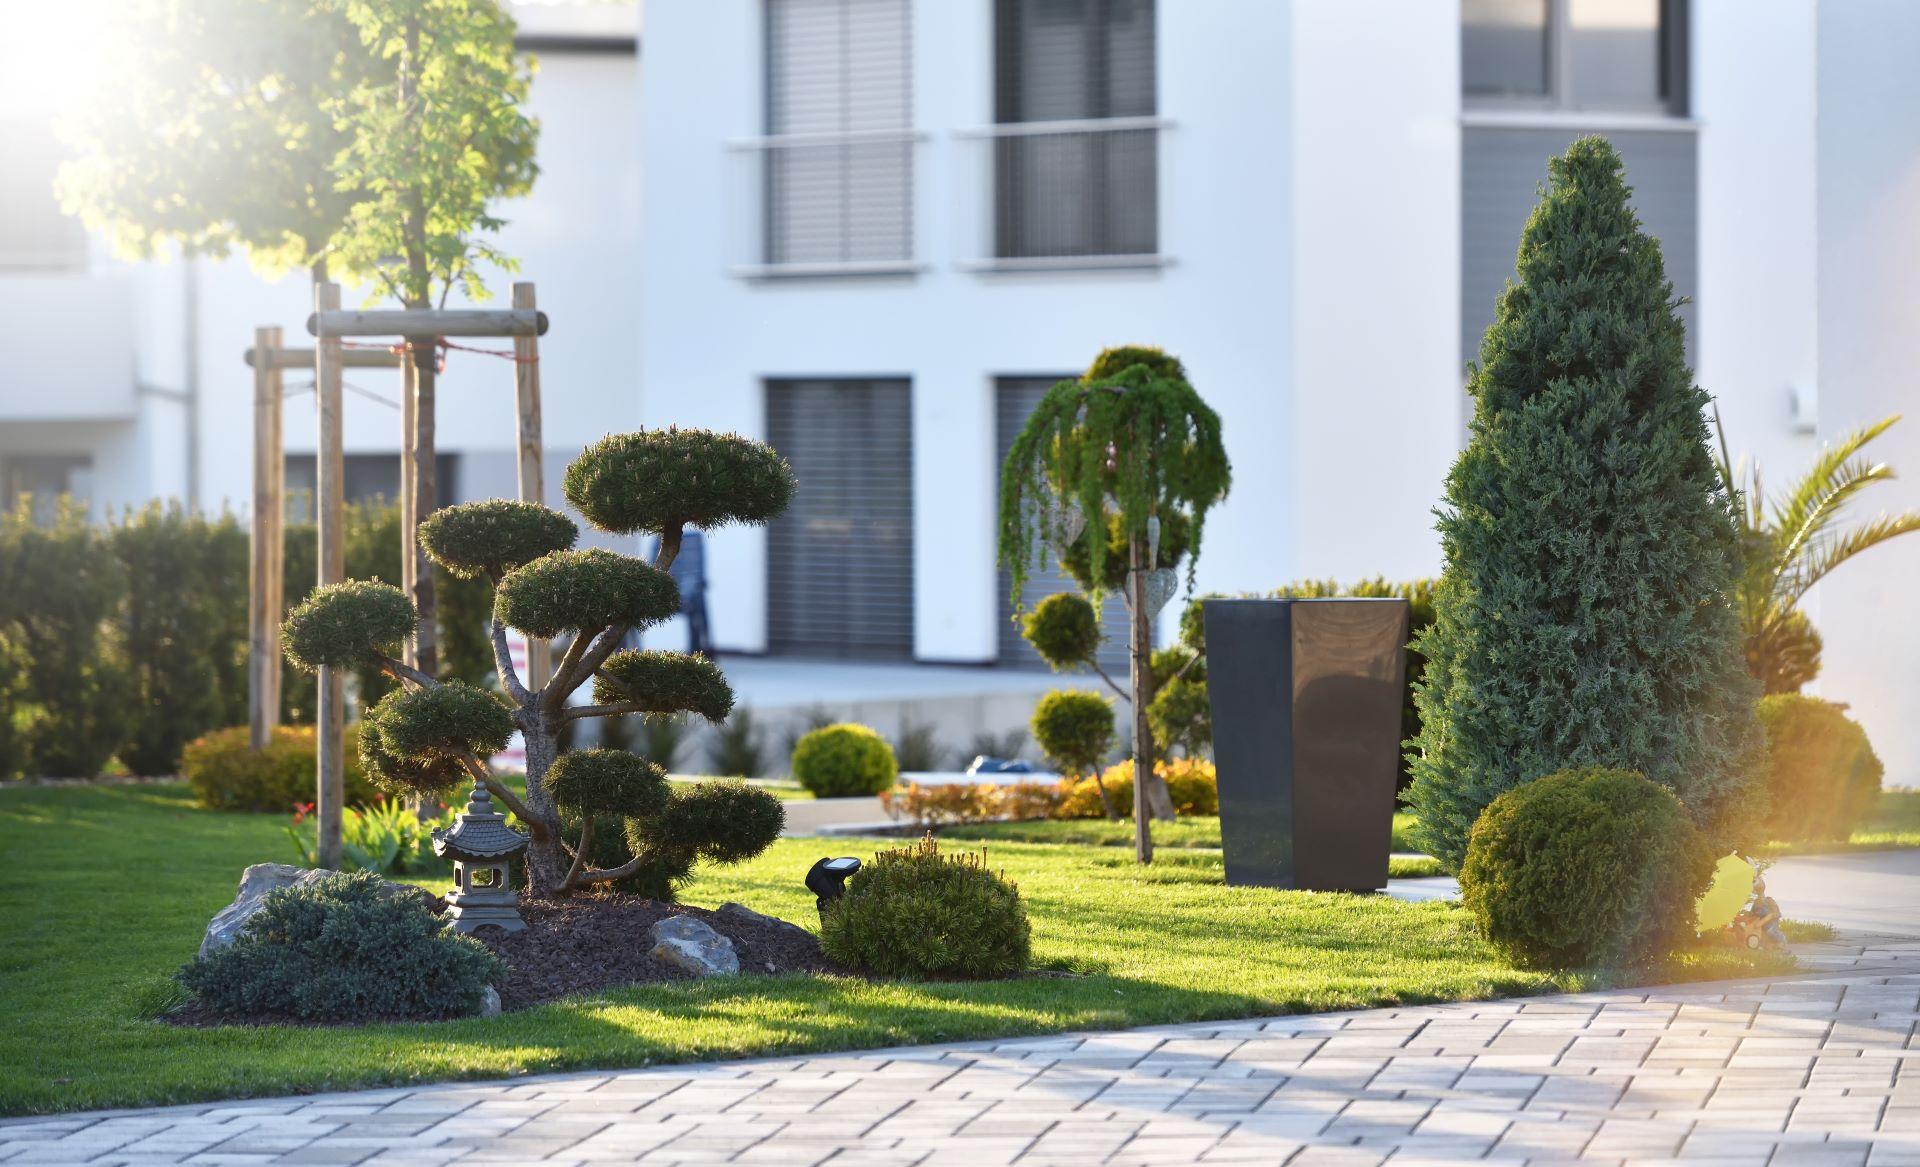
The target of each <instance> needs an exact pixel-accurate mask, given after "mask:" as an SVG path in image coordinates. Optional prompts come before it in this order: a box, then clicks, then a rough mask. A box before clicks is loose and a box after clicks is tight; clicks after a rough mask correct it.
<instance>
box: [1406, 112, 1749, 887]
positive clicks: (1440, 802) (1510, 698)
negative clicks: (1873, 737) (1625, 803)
mask: <svg viewBox="0 0 1920 1167" xmlns="http://www.w3.org/2000/svg"><path fill="white" fill-rule="evenodd" d="M1548 167H1549V173H1550V175H1551V182H1550V184H1549V186H1548V189H1547V190H1546V191H1545V193H1544V195H1543V197H1542V199H1541V201H1540V203H1539V205H1538V206H1537V207H1535V208H1534V211H1533V215H1532V217H1531V218H1529V219H1528V220H1527V225H1526V230H1525V232H1524V233H1523V234H1522V236H1521V240H1520V254H1519V278H1518V280H1517V281H1516V282H1514V283H1511V284H1509V285H1508V287H1507V290H1506V291H1505V292H1503V293H1502V294H1501V296H1500V301H1499V306H1498V309H1497V311H1496V313H1495V316H1494V321H1493V324H1492V325H1491V326H1490V327H1489V328H1488V329H1487V334H1486V339H1485V340H1484V341H1483V342H1482V344H1481V347H1480V361H1479V363H1478V364H1477V365H1476V366H1474V368H1473V369H1472V372H1471V376H1470V378H1469V381H1468V388H1469V390H1470V391H1471V392H1472V394H1473V397H1474V415H1473V425H1472V432H1471V437H1470V439H1469V441H1468V444H1467V448H1466V450H1465V451H1464V452H1462V453H1461V455H1460V458H1459V460H1458V461H1457V462H1456V463H1455V464H1454V467H1453V470H1452V472H1451V473H1450V474H1449V476H1448V478H1447V488H1446V499H1445V503H1444V505H1443V507H1442V508H1441V510H1440V520H1439V529H1440V534H1441V541H1442V546H1443V549H1444V552H1445V557H1446V571H1445V574H1444V576H1443V577H1442V579H1441V581H1440V584H1439V586H1438V588H1437V590H1436V592H1435V595H1434V622H1433V624H1432V625H1431V626H1430V627H1429V628H1428V629H1427V630H1426V632H1425V633H1423V634H1422V635H1421V637H1420V638H1419V640H1418V641H1417V643H1416V647H1417V648H1418V649H1419V651H1420V652H1421V653H1423V654H1424V655H1425V656H1426V658H1427V662H1428V663H1427V668H1426V672H1425V675H1424V677H1423V678H1422V680H1421V682H1420V683H1419V686H1418V688H1417V690H1416V693H1415V699H1416V701H1417V702H1418V704H1419V708H1420V719H1421V728H1420V735H1419V737H1418V738H1417V739H1416V741H1415V751H1414V753H1413V755H1412V756H1411V757H1410V764H1411V768H1412V770H1413V784H1412V787H1411V789H1410V791H1409V794H1408V800H1409V802H1411V804H1412V806H1413V808H1414V810H1415V812H1416V813H1417V814H1418V816H1419V821H1420V828H1419V829H1420V831H1421V833H1422V834H1423V835H1424V837H1425V843H1426V845H1427V846H1428V847H1429V848H1430V849H1431V850H1432V852H1433V853H1434V854H1435V855H1436V856H1438V857H1439V858H1440V859H1441V860H1442V861H1443V862H1445V863H1446V864H1448V865H1449V866H1450V867H1454V868H1458V866H1459V864H1460V862H1461V859H1462V858H1463V856H1464V855H1465V853H1466V847H1467V833H1468V831H1469V830H1470V829H1471V828H1472V826H1473V824H1474V821H1475V819H1476V818H1477V817H1478V816H1479V814H1480V812H1481V810H1482V809H1483V808H1485V807H1486V806H1487V804H1488V803H1490V802H1492V801H1493V800H1494V798H1495V797H1497V796H1498V795H1499V794H1501V793H1502V792H1504V791H1507V790H1511V789H1513V788H1514V787H1516V786H1520V785H1522V784H1524V783H1527V782H1531V781H1533V780H1534V779H1536V778H1540V777H1543V776H1545V775H1548V774H1552V773H1554V772H1556V771H1560V770H1568V769H1579V768H1584V767H1595V766H1600V767H1610V768H1614V769H1622V770H1630V771H1635V772H1637V773H1640V774H1643V775H1645V776H1646V777H1648V778H1650V779H1652V780H1653V781H1655V782H1657V783H1659V784H1660V785H1662V786H1665V787H1667V788H1669V789H1671V790H1672V791H1673V792H1674V793H1675V794H1676V795H1678V796H1679V798H1680V800H1681V802H1682V803H1683V804H1684V805H1685V806H1686V807H1687V809H1688V811H1689V812H1690V813H1691V815H1692V817H1693V818H1694V820H1695V821H1696V822H1697V823H1699V824H1700V825H1702V826H1705V827H1708V828H1711V829H1723V828H1726V827H1729V826H1731V825H1732V820H1731V819H1730V817H1729V816H1730V812H1733V811H1736V810H1737V809H1739V803H1740V799H1739V797H1738V796H1739V795H1740V793H1741V791H1742V788H1743V785H1744V777H1743V774H1744V769H1743V765H1742V762H1743V759H1745V758H1746V756H1747V755H1748V753H1749V751H1750V750H1752V749H1753V748H1754V747H1755V745H1756V744H1757V740H1758V739H1757V736H1756V735H1757V727H1756V723H1755V721H1754V717H1753V701H1754V697H1755V694H1756V689H1755V686H1754V685H1753V684H1752V683H1751V682H1750V681H1749V680H1748V678H1747V675H1746V670H1745V668H1744V667H1743V662H1742V660H1741V655H1740V621H1739V614H1738V612H1737V611H1736V609H1735V605H1734V600H1733V597H1734V592H1735V588H1736V586H1737V584H1738V582H1739V577H1740V571H1741V554H1740V547H1739V544H1738V540H1737V536H1736V533H1735V526H1734V517H1733V502H1732V500H1731V499H1730V498H1729V496H1728V493H1727V491H1726V490H1725V489H1724V487H1723V485H1722V483H1721V481H1720V479H1719V475H1718V473H1717V472H1716V469H1715V466H1714V459H1713V456H1712V454H1711V453H1710V450H1709V446H1708V427H1707V421H1706V417H1705V411H1706V408H1707V406H1708V403H1709V399H1708V396H1707V394H1706V393H1704V392H1703V391H1701V389H1700V388H1699V387H1698V386H1696V385H1695V384H1694V381H1693V374H1692V371H1691V370H1690V369H1689V368H1688V367H1687V361H1686V352H1685V347H1684V341H1685V334H1684V329H1683V326H1682V325H1681V322H1680V319H1679V317H1678V316H1677V315H1676V314H1675V312H1674V308H1675V305H1676V304H1677V300H1676V299H1675V297H1674V292H1673V285H1672V284H1671V283H1669V282H1668V280H1667V277H1666V272H1665V270H1664V268H1663V266H1662V262H1661V256H1660V245H1659V244H1658V242H1656V241H1655V240H1654V239H1653V238H1651V237H1650V236H1648V235H1647V234H1646V233H1645V232H1644V231H1642V230H1641V227H1640V222H1639V219H1638V218H1637V217H1636V216H1635V214H1634V212H1633V210H1632V208H1631V207H1630V206H1628V203H1627V197H1628V193H1629V192H1628V187H1627V186H1626V184H1625V182H1624V181H1623V179H1622V173H1621V164H1620V158H1619V155H1617V154H1616V153H1614V150H1613V147H1612V146H1610V145H1608V144H1607V142H1606V141H1605V140H1604V139H1601V138H1583V139H1581V140H1580V141H1578V142H1575V143H1574V144H1573V145H1572V147H1571V148H1569V149H1568V151H1567V152H1566V154H1565V155H1564V156H1563V157H1560V158H1556V159H1553V160H1552V161H1551V162H1549V164H1548Z"/></svg>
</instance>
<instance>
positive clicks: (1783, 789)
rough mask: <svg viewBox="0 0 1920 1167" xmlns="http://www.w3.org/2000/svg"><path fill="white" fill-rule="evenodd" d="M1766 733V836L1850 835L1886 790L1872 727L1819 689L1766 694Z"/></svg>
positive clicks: (1817, 837)
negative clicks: (1805, 692) (1822, 697)
mask: <svg viewBox="0 0 1920 1167" xmlns="http://www.w3.org/2000/svg"><path fill="white" fill-rule="evenodd" d="M1758 712H1759V714H1760V725H1761V727H1762V728H1763V729H1765V730H1766V734H1767V761H1766V769H1765V778H1766V797H1767V830H1766V837H1767V838H1769V839H1780V840H1785V841H1788V842H1803V841H1807V840H1844V839H1846V838H1847V837H1849V836H1850V835H1852V834H1853V830H1854V828H1855V827H1857V826H1858V825H1860V822H1861V821H1862V820H1863V819H1865V818H1866V816H1867V814H1868V812H1870V811H1871V810H1872V809H1873V807H1874V803H1875V802H1876V801H1878V799H1879V797H1880V779H1881V777H1882V776H1883V775H1884V774H1885V773H1886V767H1885V766H1883V765H1882V764H1881V762H1880V758H1879V756H1878V755H1877V754H1875V753H1874V752H1873V746H1872V744H1871V743H1869V742H1868V741H1867V731H1866V730H1864V729H1861V728H1860V724H1859V723H1858V722H1856V721H1854V720H1853V719H1852V718H1850V717H1848V716H1847V715H1846V714H1845V713H1843V712H1841V710H1840V706H1838V705H1835V704H1833V703H1832V702H1831V701H1822V700H1820V699H1819V698H1817V697H1803V696H1801V695H1800V694H1798V693H1780V694H1776V695H1774V696H1772V697H1763V698H1761V699H1760V704H1759V707H1758Z"/></svg>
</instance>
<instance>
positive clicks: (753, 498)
mask: <svg viewBox="0 0 1920 1167" xmlns="http://www.w3.org/2000/svg"><path fill="white" fill-rule="evenodd" d="M564 489H565V491H566V495H567V501H568V502H570V503H572V504H573V505H574V506H575V507H577V508H579V510H580V513H581V514H583V515H585V516H586V517H587V521H588V522H590V523H592V524H593V525H594V526H596V527H599V528H600V529H601V530H603V531H611V532H613V533H615V534H622V535H625V534H631V533H633V532H636V531H652V532H654V533H656V534H658V533H661V532H664V531H668V530H672V529H675V528H678V527H681V526H693V527H707V528H711V527H721V526H725V525H726V524H728V523H764V522H766V521H767V520H768V519H771V518H773V517H774V516H775V515H777V514H779V513H780V512H781V511H784V510H786V509H787V503H788V502H790V501H791V500H792V499H793V489H794V481H793V471H792V470H791V469H790V468H789V467H788V466H787V461H786V459H784V458H782V457H781V456H780V455H779V454H777V453H775V452H774V450H773V448H772V447H770V446H767V445H765V444H763V443H761V442H754V441H749V440H747V439H746V438H743V437H740V436H739V435H738V434H718V433H714V432H713V431H711V430H702V429H664V430H641V431H640V432H639V433H631V434H610V435H608V436H607V437H604V438H602V439H600V440H599V441H598V442H595V443H594V444H593V445H591V446H588V447H587V448H586V449H585V450H583V451H581V453H580V457H578V458H577V459H575V460H574V462H573V464H572V465H570V466H568V467H567V475H566V479H565V483H564Z"/></svg>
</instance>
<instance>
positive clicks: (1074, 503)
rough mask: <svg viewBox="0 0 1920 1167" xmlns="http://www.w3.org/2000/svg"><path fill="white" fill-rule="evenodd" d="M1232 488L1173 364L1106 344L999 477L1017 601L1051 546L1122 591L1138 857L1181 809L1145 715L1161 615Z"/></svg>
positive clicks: (1103, 587) (1026, 430) (1216, 444)
mask: <svg viewBox="0 0 1920 1167" xmlns="http://www.w3.org/2000/svg"><path fill="white" fill-rule="evenodd" d="M1231 482H1232V472H1231V469H1230V468H1229V466H1228V463H1227V453H1226V448H1225V446H1224V445H1222V443H1221V440H1220V417H1219V415H1218V414H1216V413H1215V412H1214V411H1213V410H1212V409H1211V408H1209V407H1208V405H1207V403H1206V402H1205V401H1203V400H1201V398H1200V395H1199V394H1198V393H1196V392H1195V391H1194V388H1193V386H1192V385H1191V384H1190V383H1188V381H1187V373H1186V369H1185V367H1184V366H1182V365H1181V363H1180V361H1179V360H1178V359H1177V358H1175V357H1173V356H1170V355H1168V354H1167V353H1165V352H1162V351H1161V350H1159V349H1157V348H1144V347H1121V348H1110V349H1108V350H1106V351H1105V352H1103V353H1101V354H1100V356H1099V357H1098V358H1097V359H1095V361H1094V362H1093V365H1092V367H1091V368H1089V369H1088V370H1087V373H1086V375H1085V376H1083V377H1081V378H1079V379H1078V380H1069V381H1062V382H1060V383H1059V384H1058V385H1055V386H1054V387H1053V388H1052V389H1049V390H1047V393H1046V395H1045V396H1044V397H1042V398H1041V399H1040V403H1039V405H1037V406H1035V407H1034V411H1033V415H1032V416H1031V417H1029V418H1028V419H1027V424H1026V425H1025V426H1024V427H1023V428H1022V429H1021V431H1020V434H1019V436H1018V437H1016V438H1015V439H1014V442H1013V448H1012V449H1010V450H1009V451H1008V452H1007V461H1006V465H1005V467H1004V469H1003V470H1002V472H1001V479H1000V562H1001V563H1002V565H1004V566H1005V567H1006V568H1007V569H1008V572H1009V574H1011V576H1012V578H1013V597H1014V602H1015V603H1016V604H1018V603H1019V599H1020V588H1021V585H1022V584H1023V583H1024V582H1025V581H1026V575H1027V571H1028V569H1029V567H1030V566H1031V565H1032V564H1033V563H1034V562H1035V561H1037V559H1038V558H1039V556H1040V554H1041V553H1042V552H1041V547H1042V546H1043V545H1051V546H1052V547H1054V548H1055V549H1056V550H1057V551H1058V553H1059V556H1060V561H1061V565H1062V566H1063V567H1064V568H1065V569H1066V570H1067V572H1068V574H1070V575H1071V576H1073V577H1074V579H1075V581H1076V582H1077V583H1079V584H1080V586H1081V587H1082V588H1083V589H1085V590H1086V591H1087V592H1088V593H1089V594H1090V595H1091V596H1092V597H1093V600H1094V601H1096V602H1097V600H1098V598H1099V597H1100V595H1101V594H1102V593H1103V592H1105V591H1107V590H1109V589H1111V588H1116V587H1117V588H1120V589H1122V594H1124V595H1125V596H1126V599H1127V612H1128V658H1129V662H1130V668H1129V674H1130V675H1129V681H1130V683H1129V685H1128V687H1127V691H1126V696H1127V697H1128V701H1129V704H1130V705H1131V711H1130V715H1131V731H1130V732H1131V737H1132V746H1133V772H1134V773H1135V774H1137V775H1141V776H1142V778H1141V780H1139V781H1136V782H1135V783H1134V784H1133V790H1134V794H1133V798H1134V813H1133V819H1134V854H1135V856H1136V858H1138V859H1139V861H1140V862H1142V863H1151V862H1152V861H1153V836H1152V834H1151V832H1150V830H1149V827H1148V818H1149V816H1155V817H1161V818H1171V817H1173V801H1172V799H1171V798H1170V797H1168V795H1167V790H1166V785H1165V783H1164V782H1162V781H1160V779H1159V778H1158V776H1157V775H1155V773H1154V767H1153V761H1154V743H1153V733H1152V729H1151V727H1150V725H1149V724H1148V718H1147V707H1148V706H1149V705H1150V704H1151V703H1152V701H1153V696H1154V693H1153V690H1154V677H1153V668H1152V664H1153V629H1152V620H1153V615H1154V613H1155V612H1157V611H1158V610H1159V608H1160V607H1161V606H1162V605H1163V604H1165V603H1166V601H1167V600H1168V599H1171V598H1172V595H1173V591H1174V578H1175V577H1174V572H1173V569H1174V566H1175V565H1176V564H1177V563H1179V561H1180V560H1181V559H1182V558H1185V559H1186V561H1187V583H1188V587H1189V588H1191V587H1192V584H1193V565H1194V561H1195V560H1196V559H1197V558H1198V557H1199V554H1200V536H1201V532H1202V530H1203V528H1204V527H1205V524H1206V517H1207V512H1208V511H1209V510H1211V509H1212V508H1213V507H1214V505H1216V504H1217V503H1219V502H1220V501H1221V500H1222V499H1224V498H1225V497H1226V495H1227V488H1228V486H1229V485H1230V484H1231ZM1082 623H1085V622H1084V621H1082ZM1082 640H1083V641H1084V635H1083V636H1082ZM1116 687H1117V686H1116Z"/></svg>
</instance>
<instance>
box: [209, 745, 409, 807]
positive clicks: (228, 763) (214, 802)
mask: <svg viewBox="0 0 1920 1167" xmlns="http://www.w3.org/2000/svg"><path fill="white" fill-rule="evenodd" d="M359 735H360V727H359V726H358V725H349V726H347V727H346V732H345V744H344V751H343V752H344V755H345V756H344V757H343V758H342V759H341V761H342V766H341V769H342V770H343V771H345V773H346V792H347V793H346V797H347V801H348V802H371V801H372V800H373V798H374V789H373V786H372V785H371V784H370V783H369V782H368V781H367V776H366V772H365V771H364V770H363V769H362V768H361V765H360V758H359V750H358V747H359V742H358V741H357V740H356V739H357V738H358V737H359ZM251 740H252V739H251V738H250V736H249V732H248V729H247V727H246V726H244V725H235V726H230V727H228V728H226V729H216V730H214V731H212V732H211V733H205V734H201V735H200V736H199V737H197V738H195V739H193V740H192V741H190V742H188V743H187V744H186V745H185V746H184V747H183V748H182V749H181V751H180V776H181V777H183V778H185V779H186V780H187V784H188V785H190V786H192V787H193V796H194V798H195V799H196V800H197V801H198V802H199V803H200V805H201V806H203V807H205V808H207V809H208V810H251V811H280V812H286V811H290V810H292V809H294V808H295V807H297V806H300V805H303V804H305V803H310V802H313V801H314V793H315V788H314V775H315V773H316V772H317V771H316V770H315V757H314V753H315V750H316V748H317V747H316V746H315V745H314V736H313V727H312V726H310V725H281V726H275V727H274V730H273V735H272V736H271V737H269V738H268V739H267V748H266V749H264V750H259V751H257V752H256V751H255V750H254V749H253V747H252V744H251Z"/></svg>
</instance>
